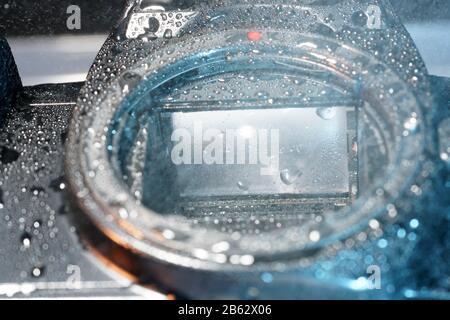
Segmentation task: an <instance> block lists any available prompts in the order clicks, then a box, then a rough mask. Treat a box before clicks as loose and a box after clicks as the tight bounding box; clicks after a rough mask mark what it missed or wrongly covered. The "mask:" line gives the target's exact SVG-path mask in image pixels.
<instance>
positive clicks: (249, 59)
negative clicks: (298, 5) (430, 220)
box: [66, 30, 425, 270]
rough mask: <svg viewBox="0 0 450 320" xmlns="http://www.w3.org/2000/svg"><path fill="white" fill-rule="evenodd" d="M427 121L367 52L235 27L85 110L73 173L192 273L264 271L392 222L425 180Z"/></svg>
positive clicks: (107, 209) (157, 250) (141, 73)
mask: <svg viewBox="0 0 450 320" xmlns="http://www.w3.org/2000/svg"><path fill="white" fill-rule="evenodd" d="M93 101H95V103H92V102H93ZM423 126H424V121H423V118H422V112H421V108H420V103H419V101H418V100H417V99H416V97H415V95H414V93H413V92H412V91H411V90H410V89H409V86H408V84H407V83H405V82H404V81H403V80H402V79H400V78H399V76H398V75H397V74H396V73H395V72H394V71H393V70H391V69H390V68H389V67H388V66H387V65H385V64H383V63H382V62H380V61H378V60H377V59H375V58H374V57H372V56H369V55H367V54H365V53H364V52H361V51H359V50H356V49H354V48H350V47H348V46H345V45H341V44H339V43H337V42H334V41H331V40H329V39H325V38H322V37H320V36H309V35H304V34H303V35H302V34H298V33H295V32H292V33H289V32H285V31H283V32H278V31H271V30H262V31H258V37H257V38H255V34H254V33H252V34H251V37H249V33H248V31H247V30H233V31H225V32H218V33H214V34H212V35H205V36H199V37H196V38H189V40H186V41H183V42H180V43H177V44H172V45H169V46H166V47H164V48H162V49H160V50H159V51H158V52H155V53H152V54H150V55H149V56H148V57H147V58H145V59H144V60H143V61H141V62H139V64H137V65H136V66H135V67H133V68H131V69H128V70H127V71H126V72H125V73H123V74H122V75H121V76H120V77H119V78H118V79H117V80H116V81H113V82H112V83H111V85H110V86H108V87H107V88H105V90H104V91H103V92H102V93H101V94H100V95H99V96H98V97H96V99H95V100H90V101H88V102H81V105H80V106H78V108H77V110H76V111H75V115H74V121H73V122H72V126H71V131H70V133H69V142H68V145H69V148H68V155H67V161H66V168H67V171H68V178H69V181H70V183H71V186H72V190H73V191H74V194H75V195H76V197H77V199H78V202H79V204H80V206H81V207H82V209H83V211H84V212H85V213H86V214H87V215H88V216H89V217H90V218H91V219H92V220H93V221H94V223H95V224H96V225H97V227H99V228H100V230H102V232H103V233H104V234H106V235H107V236H108V237H109V238H110V239H111V240H113V241H114V242H116V243H118V244H120V245H121V246H124V247H126V248H131V249H133V251H136V252H138V253H139V254H140V255H144V256H146V257H150V258H152V259H156V260H159V261H163V262H165V263H170V264H174V265H178V266H183V267H189V268H195V269H207V270H217V269H220V270H239V269H243V268H249V266H253V267H254V268H262V269H270V268H272V267H274V266H275V265H276V266H280V264H286V265H289V264H292V263H294V264H296V263H298V262H299V261H301V260H302V259H305V258H309V257H311V255H316V254H320V252H321V249H322V248H325V247H327V246H328V245H330V244H331V243H333V242H335V241H336V240H340V239H344V238H345V237H348V236H351V235H353V234H355V233H357V232H359V231H361V230H362V229H363V228H366V226H367V223H368V221H369V220H370V219H373V218H375V217H377V216H378V215H381V214H383V213H385V212H386V210H387V205H388V204H389V203H392V202H393V201H395V199H397V198H398V197H400V196H401V195H402V193H403V191H404V190H405V188H406V187H408V186H409V184H410V181H411V179H413V178H414V176H415V174H416V170H417V164H418V161H419V159H420V157H421V154H422V152H423V148H424V144H425V143H424V135H423V132H424V130H423Z"/></svg>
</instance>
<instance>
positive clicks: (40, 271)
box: [31, 267, 45, 278]
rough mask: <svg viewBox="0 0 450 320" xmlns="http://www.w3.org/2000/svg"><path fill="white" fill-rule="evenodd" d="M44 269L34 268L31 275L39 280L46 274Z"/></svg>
mask: <svg viewBox="0 0 450 320" xmlns="http://www.w3.org/2000/svg"><path fill="white" fill-rule="evenodd" d="M44 270H45V268H44V267H34V268H33V270H31V275H32V276H33V277H35V278H39V277H41V276H42V275H43V274H44Z"/></svg>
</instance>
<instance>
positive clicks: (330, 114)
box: [316, 108, 336, 120]
mask: <svg viewBox="0 0 450 320" xmlns="http://www.w3.org/2000/svg"><path fill="white" fill-rule="evenodd" d="M316 114H317V115H318V116H319V117H320V118H322V119H323V120H331V119H333V118H334V117H335V116H336V110H335V109H334V108H317V110H316Z"/></svg>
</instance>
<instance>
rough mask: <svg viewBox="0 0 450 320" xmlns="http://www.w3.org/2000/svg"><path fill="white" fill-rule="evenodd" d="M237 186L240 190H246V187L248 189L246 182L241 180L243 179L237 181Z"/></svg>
mask: <svg viewBox="0 0 450 320" xmlns="http://www.w3.org/2000/svg"><path fill="white" fill-rule="evenodd" d="M237 186H238V188H239V189H240V190H242V191H248V189H249V186H248V184H246V183H245V182H243V181H238V183H237Z"/></svg>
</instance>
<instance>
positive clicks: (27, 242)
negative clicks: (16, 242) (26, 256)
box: [20, 232, 31, 248]
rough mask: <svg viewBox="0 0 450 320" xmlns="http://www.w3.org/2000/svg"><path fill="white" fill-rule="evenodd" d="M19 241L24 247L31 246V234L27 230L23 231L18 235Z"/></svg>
mask: <svg viewBox="0 0 450 320" xmlns="http://www.w3.org/2000/svg"><path fill="white" fill-rule="evenodd" d="M20 242H21V243H22V245H23V246H24V247H25V248H29V247H30V246H31V235H30V234H29V233H28V232H24V233H23V234H22V236H21V237H20Z"/></svg>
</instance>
